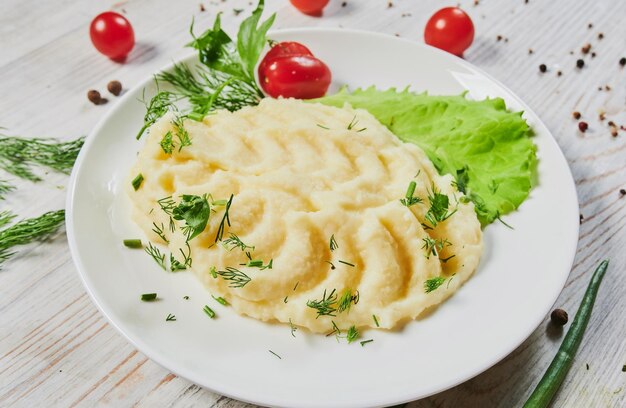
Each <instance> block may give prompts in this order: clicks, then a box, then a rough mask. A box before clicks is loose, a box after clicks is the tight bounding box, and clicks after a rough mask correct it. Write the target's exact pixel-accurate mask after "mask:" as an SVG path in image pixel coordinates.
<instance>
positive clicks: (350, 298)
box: [337, 288, 359, 313]
mask: <svg viewBox="0 0 626 408" xmlns="http://www.w3.org/2000/svg"><path fill="white" fill-rule="evenodd" d="M357 303H359V291H358V290H357V291H356V292H355V293H354V294H352V289H350V288H347V289H346V290H344V291H343V293H342V294H341V297H340V298H339V301H338V303H337V312H338V313H341V312H349V311H350V307H351V306H352V304H355V305H356V304H357Z"/></svg>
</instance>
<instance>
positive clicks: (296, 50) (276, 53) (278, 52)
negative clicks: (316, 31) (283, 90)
mask: <svg viewBox="0 0 626 408" xmlns="http://www.w3.org/2000/svg"><path fill="white" fill-rule="evenodd" d="M290 55H310V56H311V57H312V56H313V53H312V52H311V51H310V50H309V49H308V48H307V47H305V46H304V45H302V44H300V43H298V42H294V41H284V42H279V43H276V44H274V45H273V46H272V48H270V50H269V51H268V52H267V54H265V57H263V59H262V60H261V63H260V64H259V69H258V73H259V81H261V83H263V82H264V81H265V72H266V71H267V67H268V65H269V64H270V63H271V62H272V61H274V60H275V59H276V58H278V57H286V56H290Z"/></svg>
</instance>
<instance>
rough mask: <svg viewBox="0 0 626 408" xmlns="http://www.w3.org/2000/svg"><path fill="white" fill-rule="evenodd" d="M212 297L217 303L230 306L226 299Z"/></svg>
mask: <svg viewBox="0 0 626 408" xmlns="http://www.w3.org/2000/svg"><path fill="white" fill-rule="evenodd" d="M211 297H212V298H213V299H215V301H216V302H217V303H219V304H220V305H223V306H228V301H227V300H226V299H224V298H223V297H221V296H218V297H215V296H213V295H211Z"/></svg>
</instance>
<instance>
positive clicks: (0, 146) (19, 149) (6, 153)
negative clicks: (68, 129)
mask: <svg viewBox="0 0 626 408" xmlns="http://www.w3.org/2000/svg"><path fill="white" fill-rule="evenodd" d="M84 142H85V138H84V137H80V138H78V139H76V140H71V141H69V142H60V141H58V140H54V139H39V138H34V139H27V138H21V137H14V136H6V135H3V134H0V169H2V170H4V171H6V172H7V173H10V174H13V175H14V176H17V177H20V178H23V179H26V180H30V181H41V177H39V176H38V175H36V174H35V173H34V172H33V170H32V166H33V165H40V166H44V167H48V168H51V169H53V170H56V171H58V172H61V173H64V174H69V172H70V171H71V170H72V167H73V166H74V162H75V161H76V157H77V156H78V153H79V152H80V149H81V148H82V147H83V143H84ZM6 188H8V187H6V182H5V187H4V189H5V190H6ZM5 192H6V191H5Z"/></svg>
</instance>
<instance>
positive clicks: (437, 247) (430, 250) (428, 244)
mask: <svg viewBox="0 0 626 408" xmlns="http://www.w3.org/2000/svg"><path fill="white" fill-rule="evenodd" d="M422 241H424V245H422V249H424V250H425V252H426V258H427V259H430V256H431V255H434V256H435V257H439V252H441V250H443V248H445V247H447V246H451V245H452V243H451V242H450V241H448V239H447V238H439V239H434V238H430V237H426V238H422ZM453 256H454V255H453ZM450 258H451V257H448V258H447V259H446V261H447V260H448V259H450ZM442 261H443V260H442ZM444 262H445V261H444Z"/></svg>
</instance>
